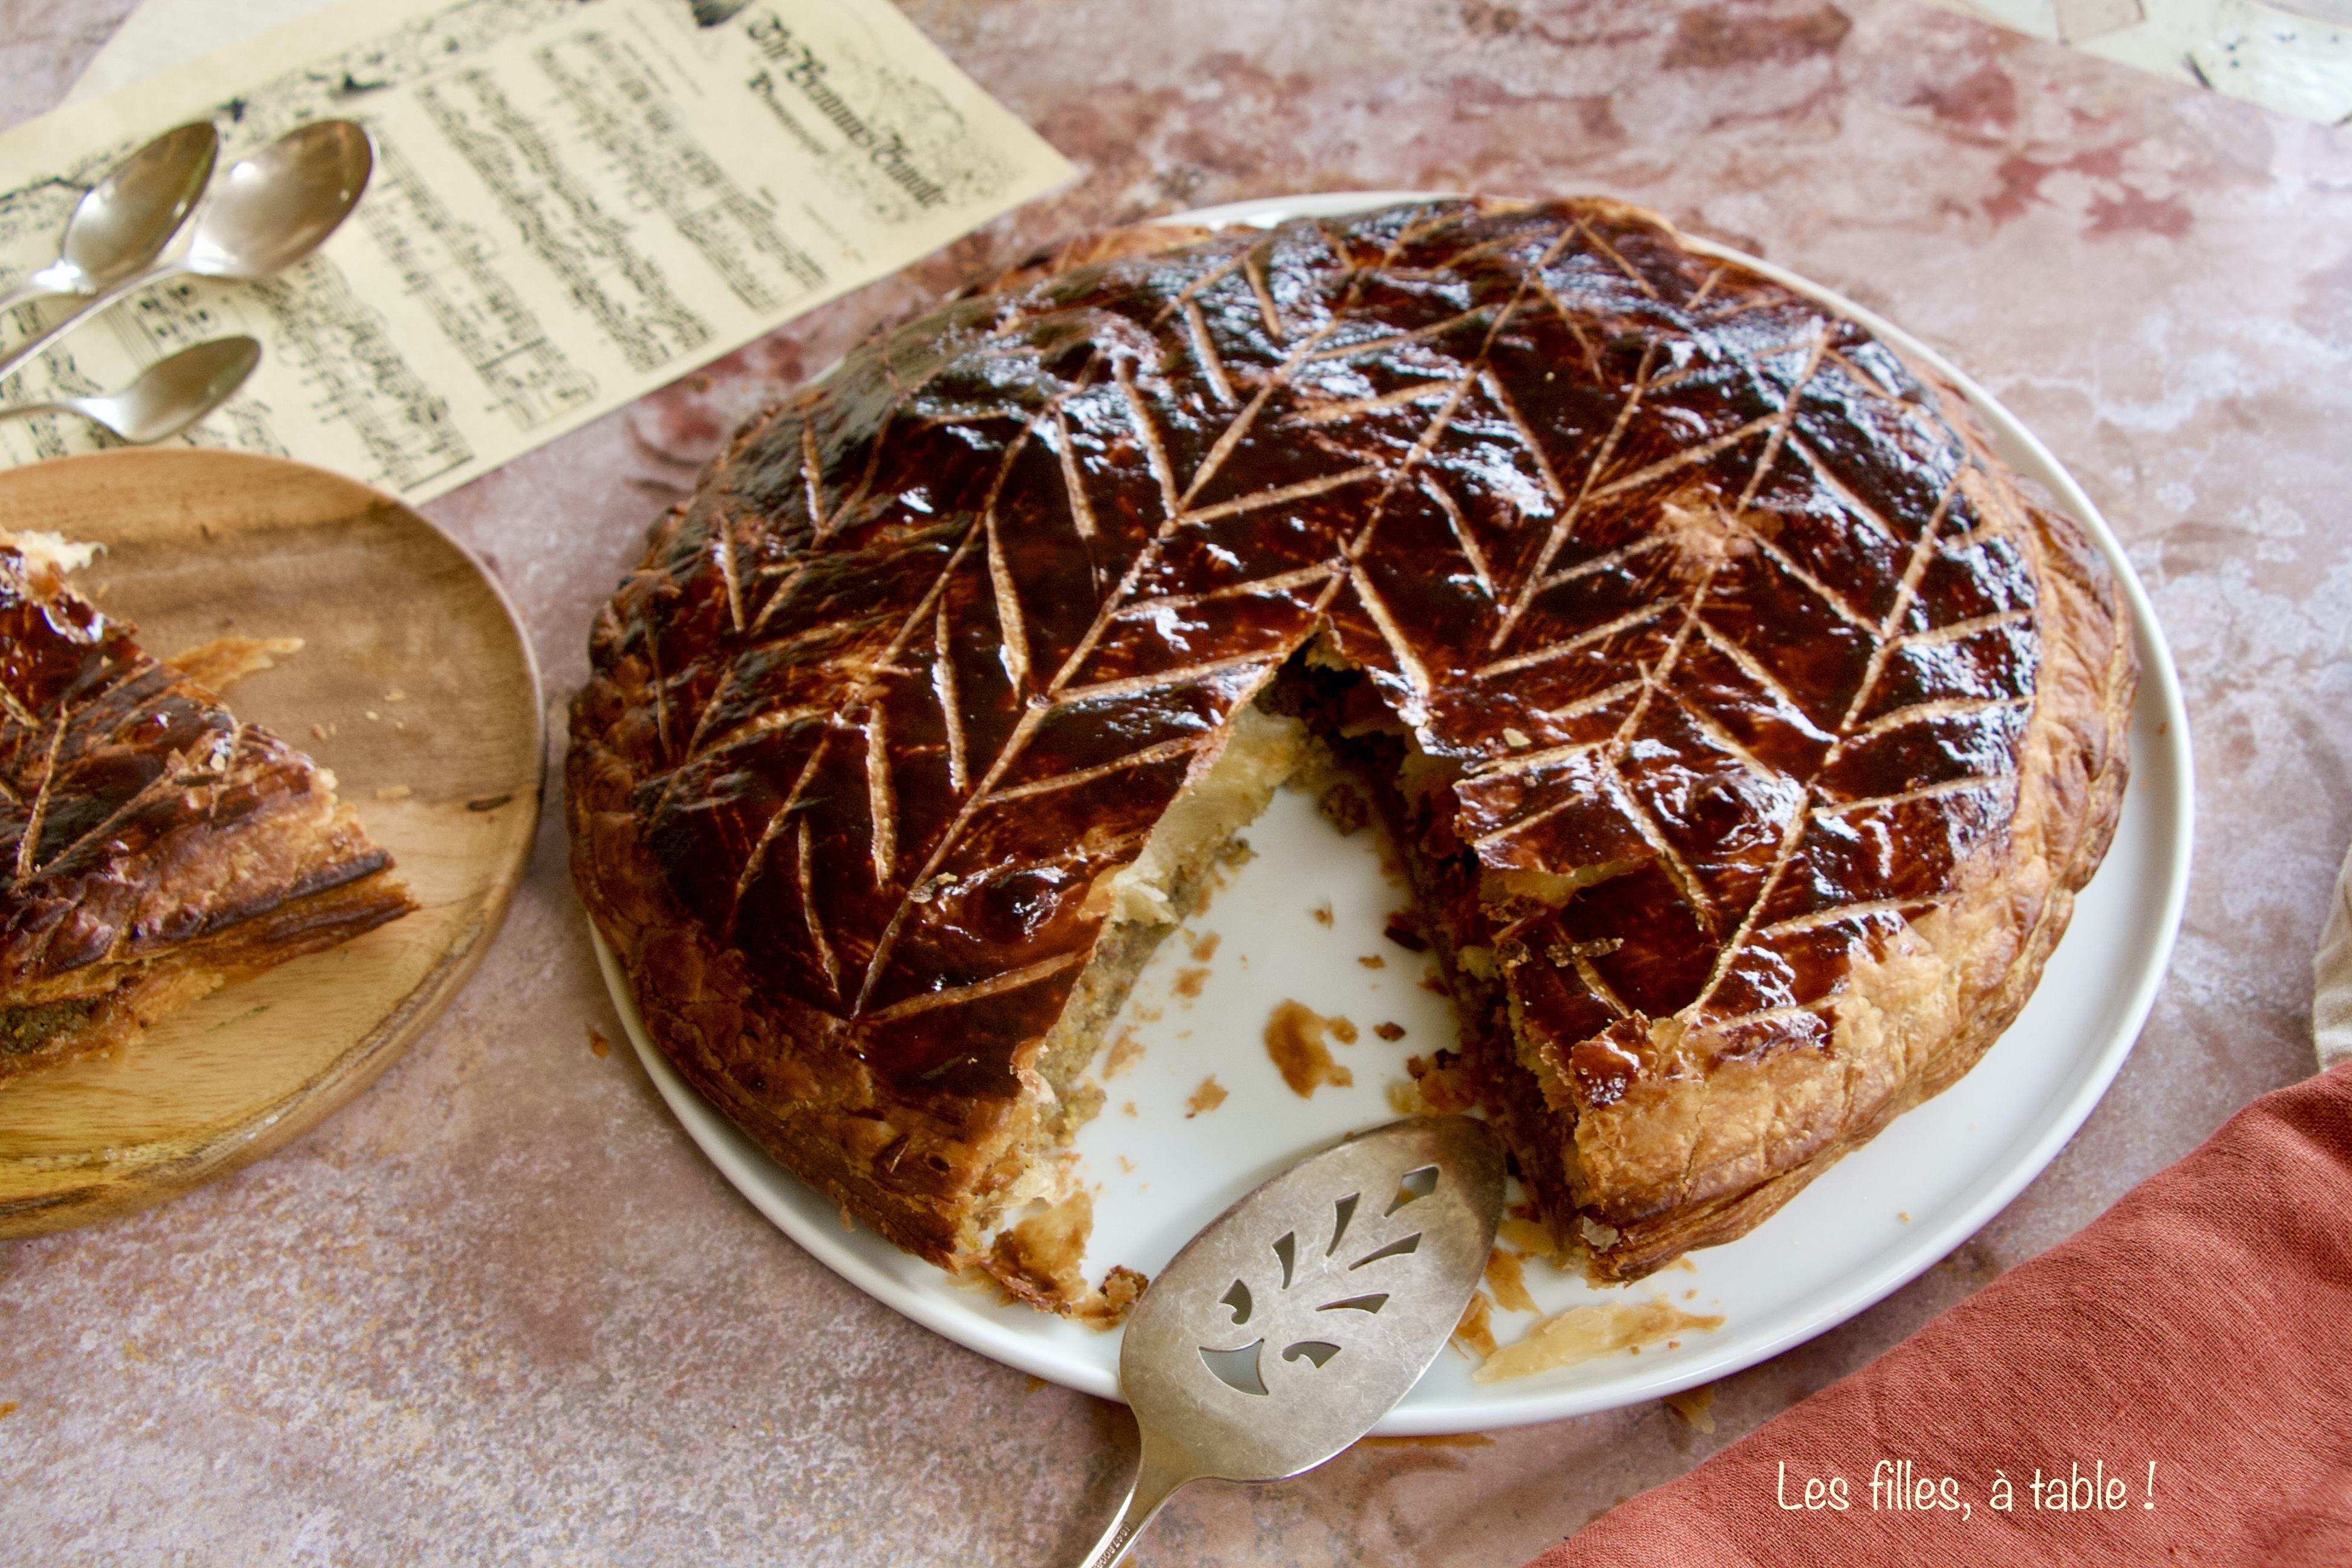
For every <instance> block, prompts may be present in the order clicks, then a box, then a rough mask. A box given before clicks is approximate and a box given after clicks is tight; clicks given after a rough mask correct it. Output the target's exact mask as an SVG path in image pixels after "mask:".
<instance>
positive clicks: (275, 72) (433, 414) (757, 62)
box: [0, 0, 1070, 500]
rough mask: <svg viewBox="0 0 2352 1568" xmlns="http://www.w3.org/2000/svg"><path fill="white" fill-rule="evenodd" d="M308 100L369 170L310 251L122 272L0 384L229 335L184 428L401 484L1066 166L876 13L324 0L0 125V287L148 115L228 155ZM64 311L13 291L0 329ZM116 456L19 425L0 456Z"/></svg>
mask: <svg viewBox="0 0 2352 1568" xmlns="http://www.w3.org/2000/svg"><path fill="white" fill-rule="evenodd" d="M329 117H338V118H343V119H351V120H356V121H359V122H360V123H361V124H362V125H364V126H365V127H366V128H367V129H368V132H369V133H370V136H371V138H372V140H373V142H374V145H375V149H376V167H375V173H374V176H373V181H372V183H371V185H370V187H369V192H368V195H367V196H366V198H365V200H364V201H362V204H361V205H360V207H359V210H358V211H357V213H356V214H355V215H354V216H353V217H352V220H351V221H350V222H349V223H347V224H346V225H345V226H344V227H343V228H342V229H341V231H339V232H338V233H337V234H336V236H335V237H333V239H331V241H329V243H328V244H327V246H326V247H325V248H324V249H323V250H321V251H320V253H319V254H318V255H316V256H314V257H312V258H310V260H308V261H305V262H304V263H302V264H301V265H300V266H299V267H297V268H293V269H292V270H290V271H289V272H287V273H285V274H283V275H281V276H280V277H278V278H276V279H269V280H268V281H265V282H261V283H253V284H241V285H228V284H221V283H216V282H211V281H205V280H191V279H181V280H179V281H176V282H173V283H172V284H170V285H167V286H162V287H158V288H155V289H149V290H146V291H145V292H143V293H142V294H140V295H137V296H135V297H134V298H133V299H131V300H128V301H126V302H125V303H123V304H121V305H120V306H117V307H116V308H115V309H113V310H110V311H108V312H107V313H106V314H105V315H104V316H103V317H101V318H100V319H99V320H97V321H94V322H91V323H89V324H86V325H85V326H83V327H81V328H79V329H78V330H77V331H74V332H72V333H71V334H69V335H68V336H67V337H66V338H65V339H63V340H62V341H61V342H59V343H58V344H56V345H54V346H53V347H52V348H51V349H50V350H48V351H47V352H46V353H42V354H41V355H39V356H37V359H36V360H34V361H33V362H31V363H28V364H27V365H26V366H24V367H22V368H20V369H19V370H18V371H16V372H15V373H13V374H10V375H9V376H8V377H6V378H5V380H0V397H5V398H8V399H11V400H14V399H20V398H21V399H36V398H40V397H46V396H49V395H78V394H86V393H89V392H98V391H105V390H110V389H111V388H113V387H116V386H120V385H121V384H123V383H125V382H126V381H128V380H129V379H130V378H131V376H132V375H135V374H137V373H138V371H139V370H140V369H142V368H143V367H144V366H145V365H147V364H149V363H153V362H154V361H155V360H157V359H159V358H161V357H163V355H165V354H168V353H172V352H173V351H174V350H176V349H178V348H181V347H184V346H186V345H187V344H188V343H191V342H198V341H201V340H202V339H204V338H206V337H214V336H218V335H221V334H222V333H225V332H233V331H243V332H250V333H252V334H253V335H254V336H256V337H257V338H259V339H260V340H261V341H262V343H263V346H264V360H263V363H262V366H261V368H260V370H258V371H257V373H256V374H255V375H254V377H253V379H252V380H251V381H250V382H249V383H247V386H246V388H245V390H244V391H243V392H241V393H240V394H239V395H237V396H236V397H235V398H233V399H231V400H230V401H229V402H228V403H227V404H226V405H224V406H223V407H222V408H221V409H220V410H219V411H218V412H217V413H215V415H214V416H212V417H211V418H209V419H207V420H206V421H205V423H204V424H203V425H201V426H197V427H196V428H195V429H194V430H193V431H191V432H190V433H189V434H188V435H187V436H185V437H180V438H179V439H182V440H184V441H187V442H190V443H193V444H197V445H206V446H226V447H238V448H241V449H245V450H252V451H263V452H275V453H280V454H284V455H289V456H292V457H296V458H301V459H303V460H305V461H309V462H314V463H318V464H320V465H322V466H324V467H328V468H335V469H338V470H340V471H341V472H344V473H347V474H349V475H351V476H352V477H353V478H355V479H362V480H365V481H367V482H370V483H373V484H375V485H378V486H381V487H383V488H384V489H390V490H393V491H395V492H397V493H399V494H401V495H403V496H404V497H406V498H408V499H410V500H424V499H427V498H429V497H431V496H434V495H438V494H440V493H442V492H443V491H445V490H447V489H451V488H454V487H455V486H457V485H458V484H462V483H464V482H465V481H466V480H467V479H471V478H473V477H474V476H476V475H478V474H479V473H482V472H484V471H486V470H487V469H488V468H492V467H495V466H496V465H498V464H499V463H501V462H504V461H506V460H507V459H508V458H512V457H513V456H515V455H516V454H517V453H519V452H521V451H523V450H525V449H527V448H528V447H530V446H532V445H535V444H537V443H538V442H541V441H543V440H546V439H548V438H550V437H553V436H555V435H557V434H559V433H561V432H562V431H563V430H566V429H569V428H571V427H572V426H575V425H577V424H580V423H582V422H583V421H584V420H587V419H590V418H593V417H594V416H597V415H599V414H602V413H604V411H605V410H607V409H610V408H612V407H614V406H616V405H619V404H621V403H624V402H626V401H627V400H629V399H630V398H633V397H635V396H637V395H640V394H642V393H644V392H646V391H649V390H651V389H652V388H654V387H656V386H658V385H660V384H662V383H664V382H666V381H667V380H670V379H672V378H674V377H676V376H678V375H681V374H685V373H686V372H688V371H689V370H691V369H692V368H694V367H695V366H696V365H697V364H698V363H703V362H705V361H707V360H709V359H710V358H713V357H715V356H717V355H719V354H720V353H726V352H728V351H729V350H731V349H733V348H735V347H737V346H739V345H740V344H741V343H743V342H748V341H750V340H751V339H752V338H754V337H757V336H759V335H760V334H761V333H762V332H765V331H772V330H773V329H774V328H775V327H776V326H778V325H780V324H782V322H783V321H787V320H789V319H790V318H791V317H792V316H793V315H794V314H797V313H798V312H800V311H802V310H807V309H809V308H811V307H813V306H814V305H817V304H819V303H822V302H823V301H824V300H828V299H831V298H834V297H835V296H836V295H838V294H840V293H842V292H844V291H845V290H847V289H854V288H856V287H857V286H859V285H860V284H863V283H866V282H869V281H871V280H873V279H876V278H878V277H881V276H883V275H884V274H886V273H887V272H888V271H890V270H893V269H895V268H898V267H902V266H905V265H907V264H908V263H909V262H911V261H913V260H915V259H917V258H919V257H920V256H922V255H923V254H925V253H926V252H928V251H929V250H931V249H934V248H936V247H939V246H940V245H943V244H945V243H947V242H948V241H949V240H950V239H953V238H955V237H957V236H959V235H961V234H962V233H964V232H966V231H967V230H969V229H970V228H971V227H973V226H976V225H978V224H980V223H982V222H985V221H986V220H987V219H989V218H991V217H992V216H996V215H997V214H998V213H1000V212H1002V211H1003V210H1004V209H1005V208H1007V207H1009V206H1011V205H1013V204H1015V203H1017V202H1019V201H1022V200H1025V199H1026V198H1028V197H1029V196H1032V195H1036V194H1038V193H1039V192H1041V191H1043V190H1045V189H1046V188H1048V187H1050V186H1051V185H1053V184H1055V183H1058V182H1059V181H1061V180H1063V179H1066V178H1067V177H1068V174H1069V173H1070V171H1069V169H1068V166H1067V165H1066V163H1063V162H1062V160H1061V159H1060V158H1059V157H1058V156H1056V155H1055V153H1054V152H1053V151H1052V149H1050V148H1048V147H1046V146H1045V143H1044V142H1040V141H1038V140H1037V138H1036V137H1035V136H1034V135H1033V134H1031V133H1030V132H1028V131H1027V130H1026V129H1025V128H1024V127H1023V126H1022V125H1021V124H1020V123H1019V122H1018V121H1014V120H1013V119H1012V117H1010V116H1009V115H1007V114H1006V113H1005V112H1004V110H1002V109H1001V108H1000V107H999V106H997V105H996V104H995V103H993V102H992V101H991V100H989V99H987V98H986V97H985V96H984V95H983V94H982V93H981V92H980V90H979V89H977V88H976V87H974V86H973V85H972V84H971V82H970V81H969V80H967V79H964V78H963V77H962V76H961V74H960V73H959V72H957V71H956V69H955V68H954V67H953V66H952V65H950V63H949V62H948V61H947V60H946V59H945V58H943V57H941V56H940V54H939V53H938V51H937V50H936V49H934V48H933V47H931V46H930V45H929V43H928V42H927V41H926V40H924V39H923V37H921V35H920V34H919V33H917V32H916V31H915V30H914V29H913V27H912V26H909V25H908V23H907V22H906V21H905V20H904V19H903V18H902V17H900V16H899V15H898V12H897V11H896V9H895V8H893V7H892V6H891V5H888V4H887V0H346V3H345V4H341V5H333V6H331V7H329V8H327V9H325V10H323V11H320V12H318V13H316V14H314V15H313V16H309V17H305V18H303V19H302V20H300V21H298V22H295V23H292V24H289V26H285V27H282V28H279V29H278V30H277V31H275V32H273V33H270V34H268V35H266V36H265V37H262V38H260V39H257V40H254V41H251V42H248V43H246V44H243V45H239V46H237V47H236V48H235V49H234V50H233V51H228V52H224V53H223V54H221V55H215V56H211V57H207V58H204V59H202V60H197V61H193V62H191V63H190V64H189V65H187V66H185V67H183V68H179V69H177V70H174V71H171V72H167V73H165V74H164V75H163V76H161V77H157V78H155V79H152V80H150V81H148V82H144V83H142V84H140V85H139V86H138V87H136V88H134V89H126V90H124V91H121V92H118V93H115V94H113V95H111V96H110V97H107V98H103V99H100V100H95V101H92V102H89V103H85V104H80V105H77V106H75V107H72V108H68V109H65V110H59V111H58V112H57V113H55V114H52V115H49V116H47V117H45V118H43V119H41V120H37V121H32V122H30V123H28V124H26V125H23V126H19V127H17V128H16V130H14V131H11V132H7V133H6V134H5V136H0V280H13V279H16V278H19V277H22V276H24V275H25V274H26V272H29V271H30V270H32V269H33V268H37V267H39V266H41V265H43V264H44V263H45V262H47V260H48V259H49V258H51V257H52V256H54V255H55V254H56V247H57V243H58V235H59V233H60V232H61V230H62V228H63V226H64V224H65V221H66V217H67V216H68V214H69V213H70V212H71V211H72V209H73V206H74V204H75V203H76V202H77V201H78V200H79V197H80V195H81V194H82V192H83V191H84V190H85V189H87V188H88V186H89V184H92V183H93V182H95V181H96V180H98V179H99V178H100V177H102V176H103V175H104V174H105V172H106V171H107V170H108V169H109V168H110V167H111V166H112V165H113V164H114V163H116V162H117V161H119V160H120V159H121V157H123V156H124V155H126V154H127V153H130V152H131V150H132V149H134V148H135V147H137V146H138V145H139V144H141V143H142V142H144V141H146V140H147V139H148V137H150V136H152V135H153V134H154V133H156V132H160V131H162V130H163V129H165V128H167V127H169V126H171V125H173V124H177V123H180V122H182V121H187V120H192V119H197V118H209V119H211V120H212V121H213V122H214V124H215V126H216V127H218V128H219V130H220V132H221V134H222V141H223V153H222V157H223V163H224V165H226V163H228V162H230V161H233V160H234V159H236V158H238V157H241V156H243V155H244V154H246V153H249V152H251V151H252V150H254V149H255V148H257V147H259V146H261V145H263V144H264V143H266V142H268V141H270V140H272V139H273V138H275V137H276V136H278V135H279V134H282V133H283V132H285V131H287V130H288V129H290V128H291V127H293V126H295V125H298V124H300V123H303V122H305V121H310V120H314V119H320V118H329ZM70 304H71V301H66V300H58V301H48V302H37V303H35V304H33V305H29V306H24V307H19V308H18V309H17V310H15V311H13V312H11V313H10V315H9V317H8V318H7V319H5V320H0V347H5V343H7V342H21V341H23V338H24V337H25V336H26V335H29V334H30V333H32V332H34V331H37V330H38V329H39V325H40V323H41V322H42V321H47V320H56V319H58V317H59V316H61V315H62V314H63V313H64V311H65V310H67V309H68V308H69V307H70ZM110 444H112V443H111V437H103V436H101V435H100V434H98V433H96V432H94V431H92V430H90V429H89V428H88V427H87V426H84V425H83V424H82V423H81V422H80V421H79V420H77V419H75V418H73V417H72V416H39V417H35V418H29V419H21V420H16V421H13V422H9V423H7V424H0V466H6V465H9V464H14V463H19V462H26V461H32V460H36V459H37V458H45V457H52V456H57V455H59V454H61V453H65V452H70V451H81V450H89V449H91V448H94V447H98V446H100V445H110Z"/></svg>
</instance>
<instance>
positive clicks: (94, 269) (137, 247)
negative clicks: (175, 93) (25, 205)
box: [0, 120, 220, 310]
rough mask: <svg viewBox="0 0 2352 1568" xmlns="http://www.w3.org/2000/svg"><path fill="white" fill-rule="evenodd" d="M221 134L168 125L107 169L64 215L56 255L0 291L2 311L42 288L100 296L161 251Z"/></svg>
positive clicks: (197, 190)
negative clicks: (72, 208)
mask: <svg viewBox="0 0 2352 1568" xmlns="http://www.w3.org/2000/svg"><path fill="white" fill-rule="evenodd" d="M219 151H220V137H219V135H218V134H216V133H215V132H214V130H213V127H212V121H208V120H200V121H196V122H195V123H194V124H192V125H182V126H179V127H177V128H175V129H173V130H170V131H166V132H163V134H162V135H161V136H158V137H156V138H155V139H154V140H153V141H152V142H148V143H147V144H146V145H145V146H144V147H142V148H140V149H139V151H137V152H136V153H131V156H129V157H128V158H125V159H124V160H122V162H121V163H117V164H116V165H115V166H114V167H113V168H111V169H110V170H108V171H107V174H106V177H105V178H104V179H102V180H100V181H99V182H98V184H94V185H92V186H91V187H90V188H89V190H87V191H84V192H83V193H82V196H81V200H80V201H79V202H77V203H75V204H74V210H73V212H72V213H71V214H70V215H69V216H68V217H67V218H66V228H65V233H64V235H63V236H62V237H60V238H59V239H58V257H57V259H56V260H54V261H52V262H50V263H49V264H48V265H47V267H44V268H40V269H39V270H38V271H36V272H34V273H32V274H31V275H29V276H28V277H26V279H25V280H24V281H23V282H21V283H19V284H17V285H16V287H15V288H14V289H9V290H8V292H7V293H5V294H0V310H10V309H12V308H14V307H16V306H17V305H21V304H23V303H24V302H25V301H26V300H37V299H40V298H42V297H43V296H44V295H48V294H98V293H102V292H104V291H105V290H106V289H110V288H112V287H113V286H114V285H115V284H117V283H120V282H121V281H122V279H125V278H129V277H131V276H132V275H133V274H134V273H137V272H139V271H141V270H142V268H146V267H147V266H148V265H150V264H151V263H152V262H153V261H154V259H155V258H157V257H158V256H161V255H162V254H163V247H165V246H166V245H169V244H170V243H171V241H172V237H173V235H175V234H177V233H179V232H180V226H181V225H182V224H184V223H185V222H187V221H188V212H189V209H191V208H192V207H194V205H196V197H197V196H199V195H203V194H204V188H205V182H206V181H208V180H210V179H211V178H212V177H213V159H214V157H215V155H216V154H217V153H219Z"/></svg>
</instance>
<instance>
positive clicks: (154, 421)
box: [0, 337, 261, 447]
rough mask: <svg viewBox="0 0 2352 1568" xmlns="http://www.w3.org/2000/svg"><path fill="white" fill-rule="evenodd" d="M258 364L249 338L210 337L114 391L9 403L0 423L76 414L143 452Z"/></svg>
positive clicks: (203, 411)
mask: <svg viewBox="0 0 2352 1568" xmlns="http://www.w3.org/2000/svg"><path fill="white" fill-rule="evenodd" d="M259 363H261V345H260V344H259V343H257V342H254V341H253V340H252V339H251V338H243V337H239V338H215V339H213V340H212V341H211V342H202V343H198V344H197V345H196V346H195V347H194V348H191V349H182V350H181V351H180V352H179V353H175V354H173V355H172V356H171V357H170V358H168V359H160V360H157V361H156V362H155V363H153V364H151V365H149V366H148V367H147V368H146V369H145V370H143V371H142V372H140V373H139V374H138V375H137V376H136V377H135V378H133V380H132V381H131V384H130V385H128V386H126V387H124V388H123V389H122V390H121V391H120V392H114V393H109V394H108V395H105V396H103V397H58V398H53V399H51V400H49V401H48V402H46V403H18V404H13V405H9V406H8V407H5V408H0V419H13V418H15V417H16V416H17V415H19V414H51V413H57V412H59V411H63V412H67V413H72V414H79V415H80V416H82V417H83V418H85V419H87V420H89V421H90V422H91V423H93V424H96V425H102V426H105V427H106V428H107V429H109V430H111V431H113V432H114V433H115V434H116V435H118V436H120V437H122V438H123V439H124V440H126V441H128V442H130V443H131V445H132V446H134V447H143V446H145V445H146V444H147V443H148V442H150V441H161V440H163V438H164V437H168V436H176V435H178V434H179V433H180V432H181V431H183V430H184V429H186V428H187V427H188V426H191V425H194V423H195V422H196V421H197V420H199V419H202V418H203V417H204V416H205V415H207V414H210V413H211V412H212V411H213V410H214V409H215V408H218V407H219V406H220V405H222V404H224V403H226V402H227V401H228V399H229V396H230V395H231V394H233V393H235V392H236V389H237V388H238V387H240V386H242V385H244V384H245V378H246V377H247V376H248V375H251V374H253V367H254V366H255V365H257V364H259Z"/></svg>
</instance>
